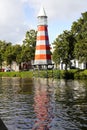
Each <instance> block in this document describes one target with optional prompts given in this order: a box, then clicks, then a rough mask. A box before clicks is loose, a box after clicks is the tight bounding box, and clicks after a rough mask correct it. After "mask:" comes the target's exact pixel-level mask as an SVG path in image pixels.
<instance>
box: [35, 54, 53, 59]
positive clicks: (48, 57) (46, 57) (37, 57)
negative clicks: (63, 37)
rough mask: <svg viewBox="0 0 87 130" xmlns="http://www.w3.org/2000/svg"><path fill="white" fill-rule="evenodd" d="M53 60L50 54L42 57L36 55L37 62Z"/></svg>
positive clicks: (41, 55)
mask: <svg viewBox="0 0 87 130" xmlns="http://www.w3.org/2000/svg"><path fill="white" fill-rule="evenodd" d="M43 59H46V60H51V55H49V54H40V55H35V60H43Z"/></svg>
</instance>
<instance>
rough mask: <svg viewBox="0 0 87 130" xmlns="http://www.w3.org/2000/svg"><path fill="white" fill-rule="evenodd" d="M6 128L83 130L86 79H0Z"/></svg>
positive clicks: (86, 122)
mask: <svg viewBox="0 0 87 130" xmlns="http://www.w3.org/2000/svg"><path fill="white" fill-rule="evenodd" d="M0 117H1V119H2V120H3V121H4V123H5V125H6V126H7V128H8V130H87V81H76V80H68V81H65V80H52V79H48V80H47V79H28V78H26V79H21V78H0Z"/></svg>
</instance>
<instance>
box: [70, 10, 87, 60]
mask: <svg viewBox="0 0 87 130" xmlns="http://www.w3.org/2000/svg"><path fill="white" fill-rule="evenodd" d="M71 31H72V33H73V34H74V36H75V39H76V44H75V48H74V54H75V58H76V59H78V60H79V62H87V12H85V13H82V17H81V18H79V19H78V21H77V22H74V23H73V24H72V27H71Z"/></svg>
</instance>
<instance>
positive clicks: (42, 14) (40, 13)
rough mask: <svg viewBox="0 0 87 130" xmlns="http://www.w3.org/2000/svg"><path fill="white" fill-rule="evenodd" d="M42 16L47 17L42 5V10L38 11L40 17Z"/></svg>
mask: <svg viewBox="0 0 87 130" xmlns="http://www.w3.org/2000/svg"><path fill="white" fill-rule="evenodd" d="M40 16H44V17H47V15H46V12H45V9H44V8H43V7H42V6H41V8H40V11H39V13H38V17H40Z"/></svg>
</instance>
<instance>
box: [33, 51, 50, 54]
mask: <svg viewBox="0 0 87 130" xmlns="http://www.w3.org/2000/svg"><path fill="white" fill-rule="evenodd" d="M38 54H50V51H49V50H36V52H35V55H38Z"/></svg>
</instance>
